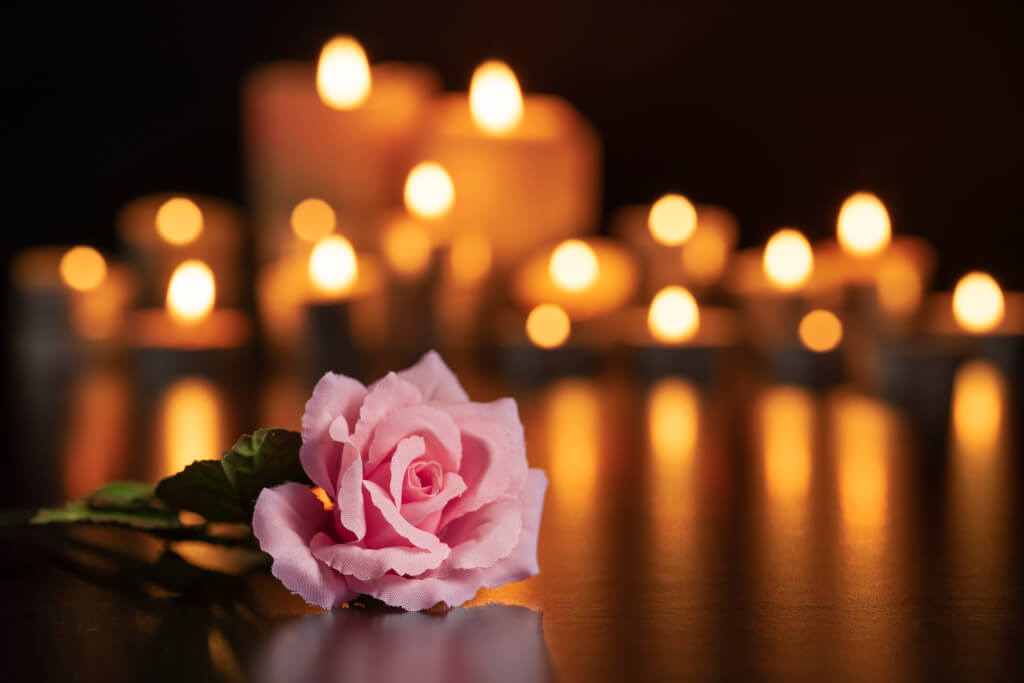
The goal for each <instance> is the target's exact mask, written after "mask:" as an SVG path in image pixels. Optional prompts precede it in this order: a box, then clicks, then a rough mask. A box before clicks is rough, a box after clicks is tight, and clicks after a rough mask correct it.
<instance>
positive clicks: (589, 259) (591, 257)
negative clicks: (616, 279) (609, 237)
mask: <svg viewBox="0 0 1024 683" xmlns="http://www.w3.org/2000/svg"><path fill="white" fill-rule="evenodd" d="M599 272H600V264H598V261H597V255H596V254H595V253H594V250H593V249H591V248H590V245H589V244H587V243H586V242H583V241H581V240H566V241H565V242H562V243H561V244H559V245H558V247H557V248H556V249H555V250H554V251H553V252H552V253H551V260H550V261H549V262H548V273H549V274H550V275H551V279H552V280H554V282H555V284H556V285H558V286H559V287H561V288H562V289H565V290H568V291H570V292H579V291H582V290H584V289H586V288H587V287H589V286H590V285H592V284H593V283H594V281H595V280H596V279H597V276H598V273H599Z"/></svg>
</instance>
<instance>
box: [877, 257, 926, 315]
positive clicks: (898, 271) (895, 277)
mask: <svg viewBox="0 0 1024 683" xmlns="http://www.w3.org/2000/svg"><path fill="white" fill-rule="evenodd" d="M922 289H923V285H922V283H921V276H920V275H919V274H918V272H917V269H916V268H915V267H914V265H913V264H912V263H910V262H909V261H907V260H906V259H901V258H887V259H886V260H885V261H884V262H883V263H882V265H881V266H880V267H879V269H878V303H879V305H880V306H881V307H882V310H883V311H885V312H886V313H888V314H889V315H909V314H910V313H913V312H914V311H916V310H917V307H918V305H919V304H920V303H921V293H922V291H921V290H922Z"/></svg>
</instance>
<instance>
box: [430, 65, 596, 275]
mask: <svg viewBox="0 0 1024 683" xmlns="http://www.w3.org/2000/svg"><path fill="white" fill-rule="evenodd" d="M420 157H421V158H424V159H432V160H434V161H436V162H438V163H439V164H441V165H442V166H443V167H444V168H445V169H447V171H448V173H449V174H450V176H451V179H452V182H453V184H454V189H455V194H456V196H457V201H456V202H455V205H454V207H453V208H452V211H451V213H450V215H449V216H447V217H446V218H445V219H444V222H445V223H446V226H447V232H448V233H450V234H457V233H462V232H467V231H476V232H480V233H482V234H483V235H485V236H486V237H487V239H488V241H489V242H490V244H491V248H492V263H493V265H494V267H495V268H497V269H499V270H505V269H507V268H508V267H510V266H511V265H513V264H514V263H516V262H518V261H520V260H521V259H522V258H523V257H525V256H526V255H528V254H529V253H530V252H532V251H534V250H535V249H537V248H539V247H540V246H542V245H543V244H545V243H547V242H549V241H550V240H552V239H558V238H564V237H568V236H570V235H574V234H580V233H583V232H586V231H588V230H591V229H593V228H594V227H596V221H597V215H598V204H599V179H600V152H599V145H598V140H597V136H596V134H595V132H594V131H593V129H592V128H591V126H590V125H589V124H588V123H587V122H586V121H584V120H583V119H582V117H580V115H579V114H578V113H577V112H576V111H575V110H574V109H573V108H572V107H571V106H570V105H569V104H568V103H567V102H565V101H564V100H562V99H560V98H557V97H553V96H545V95H526V96H525V97H524V96H523V95H522V92H521V90H520V86H519V83H518V81H517V79H516V77H515V74H514V73H513V72H512V70H511V69H510V68H509V67H508V65H506V64H504V63H501V62H497V61H489V62H485V63H484V64H482V65H481V66H480V67H479V68H478V69H477V70H476V72H475V73H474V75H473V79H472V82H471V84H470V92H469V94H468V95H466V94H460V93H451V94H448V95H444V96H442V97H441V98H438V99H437V100H436V101H435V102H434V111H433V117H432V119H431V123H430V126H429V130H428V132H427V135H426V137H425V140H424V142H423V145H422V147H421V148H420Z"/></svg>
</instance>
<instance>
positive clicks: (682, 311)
mask: <svg viewBox="0 0 1024 683" xmlns="http://www.w3.org/2000/svg"><path fill="white" fill-rule="evenodd" d="M699 326H700V311H699V309H698V308H697V301H696V299H694V298H693V295H692V294H690V292H688V291H687V290H686V289H684V288H682V287H666V288H665V289H663V290H661V291H660V292H658V294H657V295H656V296H655V297H654V299H653V300H652V301H651V307H650V309H649V312H648V314H647V327H648V328H649V329H650V331H651V334H652V335H653V336H654V338H655V339H657V340H658V341H660V342H665V343H677V342H682V341H686V340H688V339H692V338H693V336H694V335H695V334H696V333H697V329H698V327H699Z"/></svg>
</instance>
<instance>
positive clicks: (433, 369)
mask: <svg viewBox="0 0 1024 683" xmlns="http://www.w3.org/2000/svg"><path fill="white" fill-rule="evenodd" d="M398 376H399V377H401V378H402V379H404V380H405V381H407V382H409V383H411V384H414V385H415V386H416V387H417V388H418V389H419V390H420V393H422V394H423V398H424V399H425V400H427V401H446V402H453V403H462V402H465V401H468V400H469V396H467V395H466V391H465V390H464V389H463V388H462V385H461V384H459V379H458V378H457V377H456V376H455V373H454V372H452V371H451V370H450V369H449V368H448V366H447V365H445V362H444V361H443V360H442V359H441V356H440V354H438V352H437V351H427V352H426V353H425V354H423V357H422V358H420V359H419V360H418V361H417V362H416V364H415V365H413V366H411V367H408V368H406V369H405V370H402V371H401V372H399V373H398Z"/></svg>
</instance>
